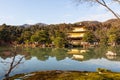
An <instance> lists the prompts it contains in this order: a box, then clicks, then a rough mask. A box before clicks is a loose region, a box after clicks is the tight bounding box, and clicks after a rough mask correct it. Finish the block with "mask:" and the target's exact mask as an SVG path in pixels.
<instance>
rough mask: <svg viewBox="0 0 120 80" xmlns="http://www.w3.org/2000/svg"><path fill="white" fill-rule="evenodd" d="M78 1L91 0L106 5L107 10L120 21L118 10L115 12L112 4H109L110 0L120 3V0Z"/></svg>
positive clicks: (82, 0)
mask: <svg viewBox="0 0 120 80" xmlns="http://www.w3.org/2000/svg"><path fill="white" fill-rule="evenodd" d="M76 1H77V2H78V3H80V2H90V3H97V4H99V5H102V6H103V7H105V8H106V9H107V10H109V11H110V12H111V13H112V14H113V15H114V16H115V17H116V18H117V19H118V20H119V21H120V15H119V14H117V13H116V12H114V11H113V10H112V9H111V8H110V6H109V5H108V4H107V3H108V2H112V1H115V2H118V3H120V0H109V1H108V0H76Z"/></svg>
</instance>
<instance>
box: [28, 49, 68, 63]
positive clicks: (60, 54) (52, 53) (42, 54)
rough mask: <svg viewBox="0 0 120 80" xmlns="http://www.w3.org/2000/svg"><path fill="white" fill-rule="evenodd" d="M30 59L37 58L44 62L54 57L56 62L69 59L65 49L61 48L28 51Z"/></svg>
mask: <svg viewBox="0 0 120 80" xmlns="http://www.w3.org/2000/svg"><path fill="white" fill-rule="evenodd" d="M29 51H30V53H31V56H32V57H37V58H38V59H39V60H42V61H45V60H47V59H48V58H49V57H56V60H58V61H59V60H63V59H65V58H66V57H69V54H67V50H66V49H62V48H54V49H53V48H34V49H30V50H29Z"/></svg>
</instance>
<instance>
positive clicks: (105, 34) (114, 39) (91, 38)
mask: <svg viewBox="0 0 120 80" xmlns="http://www.w3.org/2000/svg"><path fill="white" fill-rule="evenodd" d="M83 24H84V25H85V26H86V28H87V29H88V31H87V32H86V34H85V35H84V38H83V41H86V42H89V43H93V42H98V43H99V44H102V45H113V46H115V45H119V44H120V22H119V20H117V19H110V20H108V21H106V22H97V21H85V22H83Z"/></svg>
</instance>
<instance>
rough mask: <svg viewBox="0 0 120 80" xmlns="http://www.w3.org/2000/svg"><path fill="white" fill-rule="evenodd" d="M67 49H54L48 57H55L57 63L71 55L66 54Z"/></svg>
mask: <svg viewBox="0 0 120 80" xmlns="http://www.w3.org/2000/svg"><path fill="white" fill-rule="evenodd" d="M67 51H68V50H67V49H62V48H55V49H52V53H51V55H50V56H54V57H56V59H57V60H58V61H59V60H63V59H65V58H66V57H69V58H70V57H71V55H69V54H67Z"/></svg>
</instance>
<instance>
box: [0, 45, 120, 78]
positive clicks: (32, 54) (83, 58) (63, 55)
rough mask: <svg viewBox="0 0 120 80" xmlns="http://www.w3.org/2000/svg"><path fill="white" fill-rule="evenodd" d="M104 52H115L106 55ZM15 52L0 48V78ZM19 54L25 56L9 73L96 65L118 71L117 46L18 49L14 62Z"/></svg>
mask: <svg viewBox="0 0 120 80" xmlns="http://www.w3.org/2000/svg"><path fill="white" fill-rule="evenodd" d="M107 51H111V52H113V53H116V54H117V55H116V56H106V53H107ZM14 52H15V50H14V49H12V48H0V79H1V78H3V77H4V75H5V73H6V72H7V71H8V70H9V66H10V64H11V62H12V61H13V55H12V53H14ZM76 56H78V57H76ZM22 57H24V58H23V59H22V61H21V62H20V64H18V65H17V66H16V67H15V68H14V69H13V70H12V72H11V74H10V75H15V74H19V73H29V72H34V71H44V70H77V71H96V69H97V68H106V69H109V70H112V71H115V72H120V47H105V46H104V47H103V46H102V47H97V48H89V49H82V48H74V49H56V48H24V49H23V48H17V49H16V56H15V61H14V64H16V63H17V62H18V61H19V60H20V59H21V58H22Z"/></svg>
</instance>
